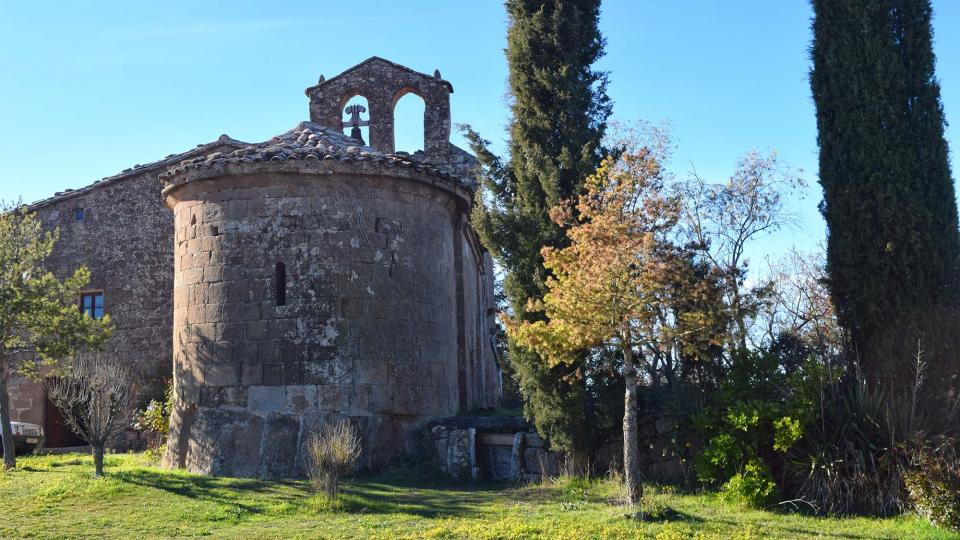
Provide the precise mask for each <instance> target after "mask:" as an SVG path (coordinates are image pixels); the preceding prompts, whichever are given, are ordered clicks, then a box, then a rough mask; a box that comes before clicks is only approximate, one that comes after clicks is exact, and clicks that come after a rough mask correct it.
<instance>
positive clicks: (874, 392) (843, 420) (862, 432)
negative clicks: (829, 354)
mask: <svg viewBox="0 0 960 540" xmlns="http://www.w3.org/2000/svg"><path fill="white" fill-rule="evenodd" d="M922 357H923V353H922V351H921V350H919V348H918V352H917V355H916V357H915V378H914V380H913V381H912V384H911V385H910V386H908V387H907V388H906V389H905V391H900V392H896V393H894V392H891V391H889V389H887V388H884V387H883V386H881V385H879V384H867V383H866V382H865V380H864V379H863V377H862V376H860V373H859V372H855V373H854V374H853V375H852V376H850V377H848V378H847V379H845V380H843V381H841V382H838V383H836V384H832V385H828V386H826V387H825V388H824V390H823V392H822V395H821V399H820V403H819V413H818V416H817V418H816V419H815V420H814V421H813V422H811V423H810V425H809V426H808V428H807V431H806V433H805V434H804V436H803V437H802V438H801V439H800V441H798V443H797V444H796V445H795V446H794V447H793V448H792V449H791V451H790V459H789V462H788V469H789V470H790V471H791V473H792V480H793V482H794V484H795V492H796V494H797V496H798V497H799V498H801V499H803V500H805V501H808V502H810V503H811V504H813V505H814V506H815V507H817V508H818V509H819V510H820V511H821V512H825V513H830V514H851V513H866V514H877V515H890V514H895V513H900V512H903V511H905V510H907V509H908V508H909V507H910V500H909V492H908V490H907V484H906V483H905V475H908V474H910V473H911V471H913V470H914V469H915V464H916V461H917V459H916V456H917V453H918V452H920V451H922V449H924V448H926V447H927V446H928V445H929V441H930V440H931V439H932V438H933V437H934V436H935V435H947V434H950V433H952V431H953V430H954V429H955V427H956V410H957V408H956V406H954V407H951V408H949V409H948V410H946V411H944V410H942V409H940V408H939V407H938V408H937V410H931V409H930V407H928V406H927V404H926V403H927V402H926V400H925V397H926V396H925V395H924V384H923V383H924V378H925V365H924V362H923V359H922ZM933 403H942V402H941V401H938V400H934V401H933Z"/></svg>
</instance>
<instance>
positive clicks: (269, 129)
mask: <svg viewBox="0 0 960 540" xmlns="http://www.w3.org/2000/svg"><path fill="white" fill-rule="evenodd" d="M350 5H354V6H357V7H347V6H350ZM934 7H935V9H936V15H935V19H934V27H935V32H936V36H935V38H936V42H935V49H936V53H937V57H938V69H937V75H938V77H939V78H940V80H941V84H942V88H943V99H944V103H945V108H946V114H947V119H948V121H951V123H952V124H955V125H956V126H960V31H958V29H960V2H956V1H955V0H935V1H934ZM810 17H811V12H810V8H809V5H808V3H807V2H806V1H804V0H789V1H780V0H778V1H769V0H765V1H764V0H749V1H748V0H734V1H727V2H720V1H718V0H684V1H682V2H676V1H668V0H607V1H606V2H605V3H604V7H603V14H602V20H601V27H602V31H603V33H604V34H605V36H606V38H607V41H608V46H607V55H606V57H605V58H604V59H603V60H602V62H601V63H600V66H599V67H600V68H602V69H606V70H609V71H610V72H611V86H610V89H609V91H610V95H611V97H612V98H613V100H614V102H615V107H614V114H615V116H616V117H617V118H620V119H627V120H629V119H634V118H643V119H646V120H651V121H655V122H659V121H664V120H666V121H669V122H671V123H672V124H673V126H674V131H673V132H674V136H675V138H676V141H677V143H678V144H679V149H678V151H677V154H676V156H675V159H674V163H673V165H674V169H675V171H676V172H677V173H678V174H681V175H682V174H684V173H685V172H686V171H687V170H688V169H689V167H690V164H691V163H693V164H694V165H695V166H696V168H697V170H698V172H700V173H701V174H702V175H705V176H707V177H710V178H712V179H715V180H717V181H720V180H723V179H724V178H725V177H726V176H727V175H729V173H730V171H731V169H732V167H733V165H734V164H735V162H736V160H737V158H738V157H739V156H741V155H743V154H744V153H745V152H746V151H747V150H749V149H751V148H756V149H759V150H769V149H775V150H777V151H778V152H779V153H780V155H781V156H782V157H783V158H784V159H785V160H786V161H787V162H788V163H789V164H790V165H792V166H794V167H799V168H802V169H804V170H805V177H806V178H807V180H808V181H809V183H810V189H809V193H808V195H807V196H806V198H805V199H803V200H796V201H792V203H791V204H792V206H793V207H794V208H795V209H796V210H798V211H799V212H800V213H801V214H802V216H803V220H802V221H803V223H802V226H801V228H799V229H798V230H791V231H785V232H782V233H780V234H778V235H777V236H776V237H775V238H771V239H768V240H767V241H765V242H764V243H763V246H760V247H759V248H758V250H757V251H756V253H757V254H758V255H760V256H762V255H765V254H767V253H771V254H775V253H776V252H777V251H779V250H782V249H783V248H785V247H789V246H790V245H791V244H797V245H799V246H800V247H802V248H810V247H811V246H813V245H815V244H816V243H817V242H818V241H820V240H821V239H822V238H823V224H822V220H821V219H820V217H819V215H818V214H817V212H816V205H817V202H818V201H819V200H820V194H819V187H818V186H817V184H816V150H817V148H816V130H815V120H814V111H813V105H812V103H811V99H810V92H809V86H808V83H807V71H808V69H809V59H808V53H807V49H808V47H809V44H810V29H809V26H810ZM505 29H506V16H505V14H504V11H503V7H502V4H501V2H500V1H498V0H473V1H469V2H453V1H446V0H434V1H426V0H406V1H388V0H376V1H368V2H364V3H362V4H358V3H348V2H322V1H316V0H314V1H311V2H283V1H275V2H260V1H245V2H244V1H241V2H238V1H230V2H226V1H224V2H213V1H199V0H193V1H189V2H188V1H164V2H82V3H81V2H62V3H59V2H58V3H44V2H23V1H11V0H0V73H2V76H3V79H2V84H0V199H3V200H11V199H17V198H22V199H23V200H24V201H26V202H30V201H34V200H37V199H40V198H44V197H46V196H49V195H51V194H52V193H53V192H55V191H60V190H63V189H65V188H77V187H81V186H84V185H87V184H89V183H90V182H92V181H93V180H95V179H98V178H101V177H103V176H109V175H112V174H115V173H117V172H119V171H121V170H122V169H125V168H127V167H130V166H132V165H133V164H135V163H148V162H150V161H154V160H156V159H159V158H161V157H162V156H164V155H166V154H170V153H174V152H181V151H184V150H187V149H189V148H192V147H193V146H195V145H196V144H198V143H203V142H209V141H211V140H213V139H216V138H217V137H218V136H219V135H220V134H221V133H227V134H229V135H231V136H233V137H235V138H238V139H241V140H245V141H262V140H265V139H267V138H269V137H271V136H273V135H276V134H278V133H281V132H283V131H286V130H287V129H289V128H291V127H293V125H295V124H296V123H297V122H298V121H301V120H306V119H307V116H308V114H307V102H306V97H305V96H304V94H303V89H304V88H306V87H307V86H310V85H313V84H315V83H316V80H317V77H318V76H319V75H320V74H321V73H322V74H324V75H326V76H327V77H331V76H333V75H336V74H337V73H339V72H341V71H342V70H344V69H346V68H348V67H350V66H352V65H354V64H356V63H357V62H359V61H361V60H363V59H365V58H367V57H369V56H372V55H379V56H383V57H385V58H387V59H390V60H393V61H395V62H398V63H401V64H404V65H407V66H410V67H412V68H414V69H417V70H420V71H424V72H427V73H432V72H433V70H434V69H440V71H441V72H442V74H443V76H444V78H445V79H447V80H449V81H451V82H452V83H453V86H454V88H455V93H454V94H453V96H452V111H453V121H454V122H466V123H470V124H473V126H474V127H475V128H477V129H478V130H480V131H481V133H483V134H484V135H485V136H486V137H487V138H489V139H493V140H494V141H495V142H496V143H497V145H498V147H499V148H502V147H503V144H502V141H503V139H504V130H503V128H504V125H505V123H506V119H507V110H506V107H505V104H504V92H505V80H506V74H507V72H506V63H505V60H504V56H503V51H502V49H503V47H504V46H505ZM951 30H952V31H951ZM947 136H948V139H949V141H950V143H951V147H952V148H953V150H954V152H953V154H952V157H953V160H952V163H953V170H954V178H956V177H957V171H958V170H960V163H958V160H957V158H956V155H957V149H958V145H960V127H952V128H950V129H949V130H948V133H947ZM398 139H399V140H398V147H400V148H403V147H405V146H409V145H410V144H413V143H412V142H410V141H409V140H408V138H407V137H405V136H404V135H403V134H398ZM454 142H455V143H461V142H462V141H461V139H460V138H459V137H455V140H454Z"/></svg>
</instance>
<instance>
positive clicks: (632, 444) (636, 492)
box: [623, 345, 643, 505]
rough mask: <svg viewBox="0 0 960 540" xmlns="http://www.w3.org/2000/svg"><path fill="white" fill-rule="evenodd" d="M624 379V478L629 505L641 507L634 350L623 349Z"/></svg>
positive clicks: (641, 492) (625, 346)
mask: <svg viewBox="0 0 960 540" xmlns="http://www.w3.org/2000/svg"><path fill="white" fill-rule="evenodd" d="M623 378H624V382H625V383H626V390H625V392H624V400H623V477H624V483H625V484H626V487H627V504H630V505H639V504H640V499H641V498H643V484H641V483H640V449H639V448H637V438H638V437H637V436H638V434H637V414H638V412H637V366H636V364H635V363H634V361H633V349H632V348H631V347H630V345H624V347H623Z"/></svg>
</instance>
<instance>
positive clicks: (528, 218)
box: [469, 0, 611, 450]
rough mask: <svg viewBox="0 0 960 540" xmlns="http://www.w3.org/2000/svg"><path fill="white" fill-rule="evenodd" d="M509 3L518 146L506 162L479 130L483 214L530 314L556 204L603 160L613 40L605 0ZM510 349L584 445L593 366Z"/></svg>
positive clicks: (511, 293) (553, 436) (509, 284)
mask: <svg viewBox="0 0 960 540" xmlns="http://www.w3.org/2000/svg"><path fill="white" fill-rule="evenodd" d="M506 10H507V15H508V17H509V29H508V32H507V49H506V56H507V62H508V64H509V68H510V75H509V87H510V99H511V111H512V120H511V123H510V128H509V134H510V141H509V151H510V154H509V160H508V161H507V162H506V163H502V162H500V161H499V160H498V159H497V158H496V156H494V155H493V154H491V153H489V151H487V149H486V144H485V143H486V142H485V141H483V140H481V139H480V138H479V136H477V134H475V133H472V132H471V133H470V134H469V135H470V137H471V142H472V143H473V144H472V147H473V150H474V151H475V152H476V153H477V155H478V157H479V158H480V160H481V162H482V164H483V165H484V166H485V170H486V175H485V176H486V177H485V182H484V184H485V187H486V190H485V191H484V193H485V195H486V198H485V200H484V201H483V202H484V204H480V205H477V211H476V213H475V214H474V216H473V222H474V225H475V227H476V229H477V231H478V232H479V234H480V236H481V238H482V240H483V242H484V244H485V245H486V246H487V247H488V248H489V249H490V251H491V252H492V253H493V254H494V255H495V256H496V258H497V259H498V261H499V262H500V264H501V265H502V266H503V267H504V268H505V269H506V271H507V276H506V279H505V282H504V291H505V293H506V295H507V298H508V300H509V302H510V304H511V307H512V309H513V311H514V313H517V314H522V313H524V310H525V307H526V304H527V301H528V300H530V299H538V298H541V297H542V296H543V294H544V292H545V288H544V281H545V279H546V277H547V276H546V272H545V270H544V268H543V264H542V263H543V260H542V259H541V257H540V250H541V248H543V247H544V246H559V245H562V243H563V242H564V235H563V232H562V231H561V230H560V228H559V227H558V226H557V225H555V224H554V223H553V222H551V220H550V217H549V215H548V212H549V210H550V208H551V207H552V206H554V205H556V204H557V203H558V202H559V201H561V200H563V199H566V198H570V197H572V196H574V195H576V194H577V193H579V191H580V189H581V187H582V185H583V181H584V179H585V178H586V177H587V176H588V175H589V174H590V173H592V172H593V171H594V169H595V168H596V166H597V165H598V164H599V161H600V158H601V151H600V146H601V139H602V138H603V133H604V126H605V122H606V120H607V117H608V116H609V115H610V109H611V105H610V100H609V98H608V97H607V95H606V90H605V89H606V83H607V78H606V74H605V73H602V72H599V71H597V70H595V69H594V68H593V67H592V66H593V64H594V63H595V62H596V61H597V59H599V58H600V57H601V56H602V55H603V47H604V40H603V37H602V36H601V34H600V31H599V28H598V21H599V17H600V0H507V2H506ZM531 316H532V315H531ZM509 358H510V363H511V366H512V368H513V370H514V371H515V373H516V376H517V378H518V380H519V384H520V390H521V393H522V394H523V397H524V400H525V406H526V411H527V414H528V415H529V416H531V417H532V418H533V420H534V422H535V424H536V426H537V428H538V430H540V432H541V433H543V434H544V435H546V436H548V437H549V438H550V440H551V442H552V443H553V445H554V446H555V447H557V448H560V449H564V450H581V449H584V448H585V447H586V446H587V445H588V442H587V440H588V438H589V436H588V433H589V431H590V430H589V429H588V427H587V425H588V423H591V422H588V418H587V417H588V414H589V411H588V410H587V409H588V407H585V402H586V397H587V393H588V388H587V380H588V378H589V376H588V374H586V373H585V372H584V370H585V367H584V366H578V367H575V368H572V369H571V368H570V367H566V366H561V367H555V368H551V367H549V366H547V365H546V364H545V362H544V361H543V360H542V359H541V358H539V357H537V356H536V355H535V354H532V353H530V352H528V351H525V350H522V349H519V348H517V347H515V346H513V345H511V346H510V351H509Z"/></svg>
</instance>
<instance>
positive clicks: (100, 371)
mask: <svg viewBox="0 0 960 540" xmlns="http://www.w3.org/2000/svg"><path fill="white" fill-rule="evenodd" d="M132 382H133V381H132V372H131V370H130V368H129V366H127V365H126V364H124V363H122V362H119V361H116V360H114V359H112V358H108V357H107V356H106V355H104V354H102V353H99V352H82V353H80V354H78V355H77V356H76V358H75V359H74V361H73V364H72V365H71V366H70V367H69V368H68V369H67V370H65V371H64V372H63V373H60V374H58V375H55V376H52V377H48V378H47V379H46V380H45V385H46V388H47V395H48V396H49V397H50V401H52V402H53V403H54V405H56V406H57V408H59V409H60V410H61V411H62V412H63V417H64V419H65V420H66V421H67V423H68V424H69V425H70V428H71V429H73V431H74V432H75V433H76V434H77V435H79V436H80V438H81V439H83V440H84V441H86V442H87V444H89V445H90V447H91V449H92V452H93V463H94V469H95V470H94V476H97V477H100V476H103V451H104V448H105V447H106V445H107V443H108V442H110V440H111V439H113V437H115V436H116V435H118V434H119V433H120V431H122V430H123V429H124V428H125V427H126V426H127V424H128V423H129V422H128V418H127V416H128V415H129V411H128V407H127V404H128V402H129V400H130V389H131V385H132Z"/></svg>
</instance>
